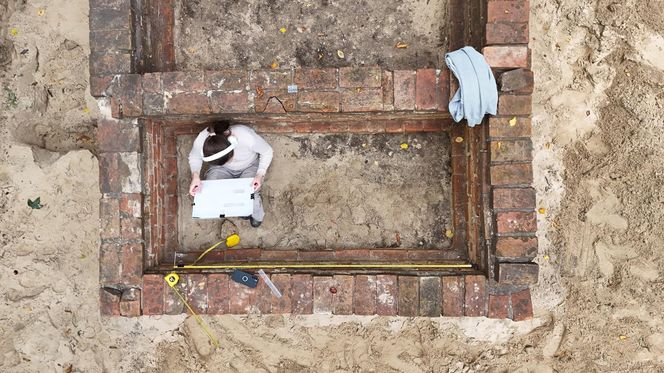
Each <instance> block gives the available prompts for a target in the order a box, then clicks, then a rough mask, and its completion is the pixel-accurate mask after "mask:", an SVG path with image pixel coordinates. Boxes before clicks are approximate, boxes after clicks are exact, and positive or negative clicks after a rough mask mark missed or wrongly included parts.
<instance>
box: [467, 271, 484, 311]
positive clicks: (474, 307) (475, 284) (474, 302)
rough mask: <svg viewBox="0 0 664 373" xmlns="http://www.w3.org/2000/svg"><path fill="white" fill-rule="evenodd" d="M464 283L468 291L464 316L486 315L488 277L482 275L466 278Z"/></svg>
mask: <svg viewBox="0 0 664 373" xmlns="http://www.w3.org/2000/svg"><path fill="white" fill-rule="evenodd" d="M464 282H465V285H464V287H465V289H466V296H465V302H464V303H465V305H464V315H465V316H471V317H477V316H484V315H486V311H485V310H484V304H485V300H484V297H485V290H486V289H485V288H486V286H485V284H486V277H484V276H481V275H473V276H465V277H464Z"/></svg>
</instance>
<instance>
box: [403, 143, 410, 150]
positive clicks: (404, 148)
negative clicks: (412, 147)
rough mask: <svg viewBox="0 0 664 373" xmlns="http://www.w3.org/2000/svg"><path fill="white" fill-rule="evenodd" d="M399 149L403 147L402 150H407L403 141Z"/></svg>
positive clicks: (406, 145)
mask: <svg viewBox="0 0 664 373" xmlns="http://www.w3.org/2000/svg"><path fill="white" fill-rule="evenodd" d="M401 149H403V150H408V144H407V143H405V142H404V143H402V144H401Z"/></svg>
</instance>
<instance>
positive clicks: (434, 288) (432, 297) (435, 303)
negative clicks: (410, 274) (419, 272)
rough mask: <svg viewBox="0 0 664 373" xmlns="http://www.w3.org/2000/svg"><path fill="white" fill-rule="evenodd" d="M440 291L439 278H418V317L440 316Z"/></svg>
mask: <svg viewBox="0 0 664 373" xmlns="http://www.w3.org/2000/svg"><path fill="white" fill-rule="evenodd" d="M441 296H442V291H441V285H440V277H420V311H419V315H420V316H426V317H438V316H440V314H441V305H442V303H443V302H442V299H441Z"/></svg>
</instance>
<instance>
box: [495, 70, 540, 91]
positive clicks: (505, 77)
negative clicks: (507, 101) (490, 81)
mask: <svg viewBox="0 0 664 373" xmlns="http://www.w3.org/2000/svg"><path fill="white" fill-rule="evenodd" d="M498 83H499V86H500V90H501V91H502V92H512V93H525V94H530V93H533V87H534V85H535V78H534V76H533V72H532V71H531V70H526V69H516V70H510V71H505V72H504V73H502V74H500V75H499V76H498Z"/></svg>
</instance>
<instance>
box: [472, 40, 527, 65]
mask: <svg viewBox="0 0 664 373" xmlns="http://www.w3.org/2000/svg"><path fill="white" fill-rule="evenodd" d="M482 54H483V55H484V59H486V62H487V63H488V64H489V66H491V67H493V68H517V67H528V66H529V65H530V58H529V55H528V46H527V45H494V46H490V47H484V48H483V49H482Z"/></svg>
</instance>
